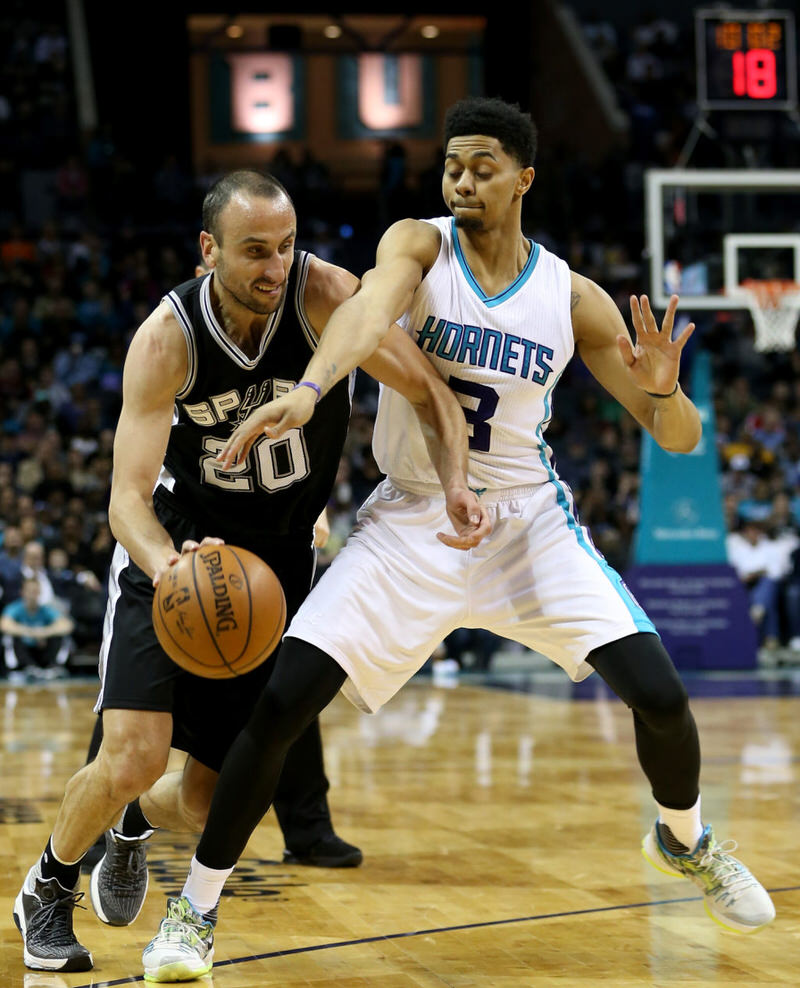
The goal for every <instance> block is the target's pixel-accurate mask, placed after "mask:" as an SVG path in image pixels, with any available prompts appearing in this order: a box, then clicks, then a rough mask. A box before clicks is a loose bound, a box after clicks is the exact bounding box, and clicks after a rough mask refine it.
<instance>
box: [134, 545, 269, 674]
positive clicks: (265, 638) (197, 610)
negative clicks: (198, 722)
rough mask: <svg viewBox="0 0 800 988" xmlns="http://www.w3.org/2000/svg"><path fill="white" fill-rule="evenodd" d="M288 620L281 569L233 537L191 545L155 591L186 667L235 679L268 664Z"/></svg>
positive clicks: (169, 644) (169, 641)
mask: <svg viewBox="0 0 800 988" xmlns="http://www.w3.org/2000/svg"><path fill="white" fill-rule="evenodd" d="M285 623H286V600H285V598H284V596H283V589H282V587H281V585H280V583H279V581H278V578H277V576H275V574H274V573H273V571H272V570H271V569H270V567H269V566H267V564H266V563H265V562H264V561H263V559H259V557H258V556H256V555H254V554H253V553H252V552H248V551H247V549H240V548H238V547H237V546H232V545H208V546H203V547H202V548H200V549H198V550H196V551H195V552H187V553H185V554H184V555H182V556H181V558H180V559H179V560H178V562H177V563H175V565H174V566H170V568H169V569H168V570H167V572H166V573H165V574H164V575H163V576H162V578H161V580H160V582H159V584H158V586H157V587H156V592H155V596H154V597H153V627H154V628H155V632H156V636H157V637H158V640H159V643H160V644H161V647H162V648H163V649H164V651H165V652H166V653H167V655H168V656H169V657H170V658H171V659H172V661H173V662H176V663H177V664H178V665H179V666H180V667H181V668H182V669H186V671H187V672H191V673H194V674H195V676H204V677H206V678H207V679H231V678H232V677H233V676H241V675H243V674H244V673H246V672H251V671H252V670H253V669H255V668H256V667H257V666H260V665H261V663H262V662H264V660H265V659H267V658H269V656H270V655H271V654H272V652H273V651H274V650H275V648H276V647H277V645H278V642H279V641H280V639H281V635H282V634H283V627H284V624H285Z"/></svg>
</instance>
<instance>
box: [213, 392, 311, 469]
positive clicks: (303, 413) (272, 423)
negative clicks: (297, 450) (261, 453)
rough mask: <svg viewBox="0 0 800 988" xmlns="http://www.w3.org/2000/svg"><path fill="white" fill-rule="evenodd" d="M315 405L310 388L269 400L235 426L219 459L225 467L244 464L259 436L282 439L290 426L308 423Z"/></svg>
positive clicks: (296, 427) (295, 427)
mask: <svg viewBox="0 0 800 988" xmlns="http://www.w3.org/2000/svg"><path fill="white" fill-rule="evenodd" d="M315 404H316V396H315V394H314V392H313V391H312V390H311V388H298V389H297V390H296V391H290V392H289V394H286V395H282V396H281V397H280V398H275V399H273V400H272V401H268V402H267V403H266V405H262V406H261V408H257V409H256V410H255V411H254V412H251V413H250V414H249V415H248V416H247V418H246V419H245V420H244V422H240V423H239V425H237V426H236V428H235V429H234V430H233V432H232V433H231V435H230V438H229V439H228V441H227V443H225V445H224V447H223V448H222V450H221V451H220V453H219V454H218V456H217V462H218V463H219V464H220V465H221V467H222V469H223V470H230V468H231V467H234V466H236V465H237V464H239V463H243V462H244V461H245V459H246V458H247V454H248V453H249V452H250V449H251V447H252V445H253V443H254V442H255V441H256V439H258V438H259V437H260V436H262V435H265V436H269V438H270V439H279V438H280V437H281V436H282V435H283V434H284V433H285V432H288V431H289V429H298V428H299V427H300V426H302V425H305V424H306V422H308V420H309V419H310V418H311V416H312V415H313V414H314V405H315Z"/></svg>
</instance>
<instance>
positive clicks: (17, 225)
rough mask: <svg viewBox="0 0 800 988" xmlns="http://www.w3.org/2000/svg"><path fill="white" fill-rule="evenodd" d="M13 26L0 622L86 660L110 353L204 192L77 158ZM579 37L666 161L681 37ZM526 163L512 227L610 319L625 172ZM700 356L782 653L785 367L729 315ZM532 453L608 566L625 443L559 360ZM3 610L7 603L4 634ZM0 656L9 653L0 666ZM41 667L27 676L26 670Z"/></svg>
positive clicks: (632, 237)
mask: <svg viewBox="0 0 800 988" xmlns="http://www.w3.org/2000/svg"><path fill="white" fill-rule="evenodd" d="M12 6H14V5H12ZM16 7H17V9H18V11H19V10H21V9H22V8H21V5H20V4H17V5H16ZM26 17H28V15H26ZM13 20H14V19H13V18H10V17H9V16H8V15H2V16H0V179H2V181H0V190H1V191H0V196H1V197H2V198H0V422H2V436H1V437H0V590H2V598H0V608H7V607H8V606H9V605H10V604H12V603H14V602H15V601H23V602H24V600H25V596H26V594H28V595H30V593H31V592H32V590H31V588H33V587H34V586H35V587H36V588H37V591H38V598H37V602H38V604H39V605H41V606H42V607H46V608H49V609H51V611H54V612H55V614H56V616H57V615H58V614H61V615H65V616H67V617H68V619H69V622H70V626H69V631H68V632H65V631H64V628H65V626H64V625H63V624H59V625H58V628H59V629H60V631H61V632H62V634H63V636H64V638H65V639H68V645H69V647H71V648H72V649H73V650H77V651H81V650H83V651H91V650H96V648H97V644H98V641H99V637H100V631H101V626H102V615H103V610H104V606H105V603H104V602H105V592H106V591H105V587H106V581H107V577H108V569H109V564H110V559H111V553H112V550H113V538H112V535H111V532H110V530H109V527H108V520H107V507H108V498H109V485H110V477H111V469H112V446H113V435H114V427H115V423H116V419H117V416H118V413H119V409H120V400H121V381H122V368H123V362H124V358H125V353H126V349H127V346H128V344H129V342H130V339H131V336H132V334H133V332H134V331H135V329H136V328H137V326H138V325H139V324H140V323H141V322H142V321H143V319H144V318H145V317H146V315H147V314H148V313H149V312H150V311H151V310H152V309H153V308H154V307H155V306H156V305H157V304H158V302H159V300H160V298H161V297H162V296H163V294H164V293H165V292H166V291H168V290H170V289H171V288H173V287H174V286H175V285H176V284H179V283H180V282H182V281H184V280H186V278H187V277H189V276H191V273H192V271H193V268H194V264H195V261H196V243H197V232H198V229H197V226H198V224H199V214H200V202H201V201H202V196H203V193H204V191H205V188H206V186H207V184H208V179H207V178H203V177H197V178H195V177H193V176H192V175H191V174H190V173H189V171H188V170H185V169H184V168H182V166H181V165H180V164H179V160H178V158H177V157H176V156H175V155H173V154H170V153H167V154H165V156H164V160H163V165H162V167H161V168H160V169H158V170H157V171H156V172H155V173H154V174H153V176H152V180H151V181H150V183H149V184H148V182H147V181H146V180H145V179H144V178H143V177H142V176H141V175H138V176H135V169H134V168H133V165H132V163H131V161H130V160H129V159H128V158H126V157H125V155H124V154H123V153H122V152H121V151H120V150H119V149H118V148H117V147H116V145H115V141H114V134H113V132H112V129H111V128H109V127H105V126H103V127H101V128H100V130H99V131H98V133H97V134H96V135H95V136H94V137H93V138H92V139H91V140H90V141H89V142H88V143H85V144H79V143H78V142H77V141H76V139H75V133H76V130H75V123H74V105H73V100H72V96H71V87H70V84H69V82H68V79H67V77H66V75H65V65H66V62H67V55H68V48H67V40H66V39H67V32H66V29H65V27H64V25H63V24H62V25H59V24H58V23H56V22H55V21H54V23H53V24H50V23H48V22H47V21H42V20H40V21H36V20H32V19H23V20H22V22H21V23H19V18H17V21H18V22H17V23H12V21H13ZM612 27H613V25H612ZM590 29H591V31H592V32H593V33H592V34H591V37H592V44H593V45H594V46H596V48H597V50H598V51H602V52H603V53H604V54H603V62H604V65H606V68H607V70H608V72H609V74H610V76H611V78H612V79H613V80H614V81H615V82H616V83H617V84H618V86H619V87H620V91H621V92H627V93H628V95H629V99H628V102H627V103H626V104H625V105H626V108H627V110H628V112H629V114H630V116H631V120H632V122H633V124H634V127H633V135H634V136H633V139H632V145H631V148H630V149H629V150H628V151H626V155H627V156H628V157H627V160H628V164H629V165H631V167H634V166H636V167H643V166H644V165H645V164H647V163H649V162H650V161H651V160H652V159H653V154H656V152H657V154H656V156H657V157H658V159H659V160H662V158H663V156H664V155H667V157H668V156H669V154H671V153H674V148H675V145H676V141H677V140H678V139H679V137H680V133H682V131H681V127H683V128H684V129H685V123H686V116H685V113H684V116H683V117H682V118H681V127H679V126H678V125H677V124H673V122H671V120H670V118H669V113H674V112H677V113H678V114H681V113H682V112H684V110H683V109H682V108H683V102H682V99H681V98H678V97H676V93H680V92H683V89H681V86H683V85H684V83H686V78H685V71H686V67H685V64H684V63H683V62H681V61H680V59H678V58H677V57H676V52H677V50H678V47H679V46H680V45H682V44H684V42H685V39H683V40H681V33H680V32H678V33H677V34H675V31H673V30H672V29H670V28H669V27H668V25H666V26H665V25H657V24H654V23H651V24H649V25H644V26H642V29H641V30H639V31H637V32H636V33H635V35H634V36H632V38H631V46H630V50H629V51H628V53H627V54H625V51H624V46H622V45H621V44H620V42H619V38H618V35H617V34H614V32H609V31H608V30H606V28H604V27H603V25H602V22H598V23H595V24H594V25H593V26H592V25H587V31H588V30H590ZM612 34H613V35H614V36H613V37H612ZM676 87H677V89H676ZM687 99H688V97H687ZM647 108H649V109H647ZM646 109H647V113H646V112H645V110H646ZM648 114H650V115H651V116H654V117H655V118H656V119H657V126H656V125H655V124H651V125H650V131H649V132H650V133H651V139H650V142H649V143H648V142H647V141H646V140H645V138H644V129H643V128H644V125H643V123H642V121H643V120H644V118H645V117H647V116H648ZM637 121H638V122H637ZM665 134H666V135H667V137H666V138H665V137H664V136H663V135H665ZM12 135H13V137H14V140H13V142H12ZM658 135H662V136H658ZM669 135H672V136H671V137H670V136H669ZM43 136H46V137H47V144H46V146H47V148H48V151H47V155H48V157H46V158H42V157H38V158H37V160H36V163H35V164H36V167H35V169H34V168H33V161H32V160H31V158H30V157H26V154H27V152H26V149H28V150H29V151H30V152H31V154H32V153H33V151H32V149H33V148H34V147H39V146H40V145H41V139H42V137H43ZM12 145H13V147H14V149H15V150H14V152H13V154H12ZM643 149H644V150H643ZM670 149H671V150H670ZM401 150H402V148H401ZM390 151H391V154H390ZM37 154H38V152H37ZM543 155H544V162H543V167H542V169H541V177H540V178H537V187H536V188H535V190H534V192H533V193H532V198H533V199H534V200H535V205H534V206H533V207H532V210H531V213H530V215H529V216H528V217H527V218H526V225H527V226H528V231H527V232H528V233H529V234H530V235H531V236H532V237H533V238H534V239H536V240H540V241H542V242H544V243H545V245H546V246H548V247H551V248H552V249H554V250H555V251H556V252H558V253H559V254H561V256H563V257H565V258H566V259H567V260H568V262H569V264H570V266H571V267H572V268H573V269H575V270H577V271H579V272H581V273H583V274H586V275H588V276H589V277H591V278H593V279H595V280H597V281H598V282H599V283H600V284H602V285H603V286H604V287H605V288H606V289H607V290H608V291H609V292H610V293H611V294H612V296H613V297H614V298H615V300H616V301H617V303H618V305H619V307H620V309H621V311H622V312H623V314H626V315H627V306H628V301H627V300H628V297H629V295H630V294H631V293H632V292H639V291H641V290H642V289H643V287H644V286H645V284H646V272H645V270H644V267H643V265H642V261H641V256H642V207H641V199H640V198H639V199H637V194H636V188H637V185H636V181H635V180H634V181H631V180H630V174H631V172H630V169H629V170H628V171H626V170H625V169H620V168H619V167H618V165H619V161H617V160H610V161H609V162H607V163H606V165H605V166H603V167H600V168H594V169H590V168H589V167H588V165H586V164H585V163H581V162H580V161H576V162H572V163H567V162H562V161H560V160H559V159H558V153H557V151H555V152H554V151H552V150H548V149H544V150H543ZM548 155H549V156H550V157H549V160H548ZM401 157H402V155H400V154H399V152H398V150H397V146H392V148H391V149H388V148H387V163H386V165H385V168H388V167H389V166H390V165H392V166H393V167H395V168H397V165H398V160H399V159H400V158H401ZM389 158H392V159H393V160H391V161H389V160H388V159H389ZM272 164H273V167H274V170H275V172H276V173H277V174H278V175H279V177H280V178H281V179H282V180H283V181H284V183H285V184H286V185H287V187H288V188H289V189H290V191H291V192H292V193H293V195H294V196H295V199H296V201H297V203H298V207H299V208H298V213H299V216H300V218H301V222H302V226H301V230H300V238H299V246H300V247H305V248H307V249H311V250H313V251H315V252H317V253H319V254H320V255H321V256H323V257H326V258H327V259H331V260H334V261H336V262H339V263H343V264H346V265H347V266H348V267H351V268H352V269H353V270H355V271H362V270H363V269H364V268H365V267H366V266H367V265H368V263H369V258H370V255H371V253H372V252H373V251H374V243H375V234H376V232H377V231H376V230H375V229H372V228H367V229H360V230H359V229H354V230H350V229H348V230H344V229H342V230H340V227H339V226H338V225H337V223H336V221H335V217H333V216H331V215H328V214H326V211H325V206H324V203H325V202H330V201H331V200H332V199H335V198H336V195H335V193H336V190H335V188H333V186H332V179H331V177H330V175H329V174H328V172H327V170H326V169H325V167H324V165H323V164H322V163H320V162H318V161H316V160H315V159H314V158H313V157H312V156H311V155H310V154H308V155H306V156H304V158H303V159H302V160H293V159H292V158H291V156H290V155H289V154H288V153H286V152H285V151H278V153H277V154H276V155H275V158H274V161H273V163H272ZM562 165H563V167H561V166H562ZM436 171H437V168H436V167H435V166H433V167H432V168H431V170H430V174H429V173H425V174H422V175H418V176H413V175H407V174H405V171H403V173H402V176H401V184H402V187H403V195H404V196H405V200H404V201H405V202H406V203H407V205H408V212H410V213H411V214H412V215H413V214H416V215H433V214H436V213H439V212H440V211H441V206H440V203H439V199H438V191H437V186H438V180H435V178H434V173H435V172H436ZM43 176H44V177H43ZM134 177H135V179H136V180H135V181H134ZM45 178H46V181H45ZM377 179H378V176H377V175H376V195H377V194H378V192H377ZM332 193H333V194H332ZM144 203H147V204H148V208H147V209H145V208H144ZM20 204H22V206H23V208H20ZM384 205H385V204H384ZM140 207H141V210H142V211H141V212H139V211H138V210H139V208H140ZM365 212H369V210H365ZM380 212H385V209H382V210H381V211H380ZM372 213H373V216H374V214H375V213H376V210H372ZM142 217H144V222H141V223H137V222H136V219H139V220H141V218H142ZM620 217H625V221H624V222H622V223H621V222H620ZM612 218H613V222H612ZM353 234H354V235H353ZM698 346H702V347H703V348H705V349H707V350H709V351H710V352H711V354H712V359H713V363H714V380H715V382H716V388H717V392H716V398H715V405H716V425H717V442H718V448H719V457H720V465H721V471H722V478H723V488H724V496H725V507H726V513H727V520H728V525H729V529H730V531H731V533H734V534H732V535H731V537H730V552H731V563H732V565H734V567H735V568H736V569H737V571H738V572H739V573H740V575H741V576H742V579H743V580H744V581H745V582H747V584H748V586H749V587H751V603H752V614H753V617H754V620H756V621H757V623H758V624H759V626H760V628H761V636H762V640H763V642H764V644H766V645H767V646H772V645H775V644H777V643H780V642H783V643H787V644H789V643H790V644H792V645H793V646H798V647H800V620H798V615H800V549H798V547H799V546H800V355H799V354H798V352H797V351H795V352H793V353H790V354H785V355H781V356H779V357H776V356H775V355H764V354H758V353H755V352H754V350H753V348H752V327H751V325H750V322H749V317H748V316H747V315H746V314H736V313H709V314H707V315H706V316H705V317H703V318H702V319H701V320H700V322H699V326H698V331H697V333H696V334H695V338H694V339H693V341H692V344H691V346H690V348H689V351H688V352H687V355H686V356H687V362H688V361H690V360H691V353H692V351H693V349H694V348H695V347H698ZM376 401H377V389H376V386H375V385H374V384H373V383H372V382H371V381H369V380H368V379H367V378H365V377H363V376H360V377H359V382H358V386H357V390H356V396H355V404H354V409H353V417H352V422H351V427H350V432H349V436H348V439H347V444H346V448H345V455H344V457H343V459H342V462H341V465H340V469H339V474H338V476H337V479H336V484H335V487H334V490H333V492H332V494H331V499H330V504H329V515H330V528H331V535H330V539H329V541H328V544H327V546H326V548H325V549H324V550H323V551H322V555H321V561H322V563H323V566H324V565H325V564H326V563H328V562H329V561H330V559H331V558H332V557H333V556H334V555H335V553H336V551H338V549H339V548H340V547H341V545H342V544H343V542H344V541H345V539H346V538H347V535H348V534H349V532H350V530H351V527H352V525H353V521H354V518H355V512H356V510H357V507H358V505H359V504H360V503H361V501H362V500H363V499H364V498H365V497H366V495H367V494H368V493H369V492H370V491H371V490H372V488H373V487H374V485H375V483H376V482H377V480H378V478H379V472H378V468H377V466H376V464H375V461H374V459H373V456H372V452H371V447H370V440H371V431H372V419H373V415H374V412H375V407H376ZM547 438H548V440H549V442H550V444H551V445H552V446H553V447H554V448H555V451H556V463H557V469H558V470H559V473H560V475H561V476H562V477H563V478H564V479H565V480H566V481H567V482H568V483H569V484H570V485H571V487H572V488H573V491H574V493H575V497H576V503H577V505H578V509H579V511H580V517H581V521H582V523H583V524H585V525H587V526H589V527H590V528H591V530H592V534H593V538H594V541H595V543H596V545H597V547H598V548H599V549H600V550H601V551H602V552H603V553H604V554H605V556H606V557H607V558H608V560H609V562H610V563H611V565H613V566H614V567H616V568H617V569H619V570H621V571H623V572H624V570H625V569H626V567H627V566H628V564H629V563H630V562H631V559H630V550H631V543H632V536H633V532H634V530H635V527H636V524H637V520H638V485H639V473H638V465H639V449H640V436H639V428H638V426H637V425H636V423H635V422H634V421H633V420H632V419H631V417H630V416H629V415H628V414H627V413H626V412H625V411H624V410H623V409H621V408H620V406H619V405H618V404H617V403H616V401H615V400H614V399H613V398H611V397H610V396H609V395H607V394H606V393H605V392H604V391H602V389H600V388H599V386H597V385H596V383H595V382H594V380H593V379H592V378H591V377H590V375H589V374H588V372H587V371H586V369H585V367H584V366H583V364H582V363H581V362H580V360H579V359H577V358H576V359H575V360H574V361H573V362H572V364H571V365H570V367H569V368H568V370H567V372H566V373H565V374H564V376H563V378H562V380H561V382H560V383H559V388H558V392H557V394H556V401H555V407H554V417H553V420H552V422H551V424H550V427H549V430H548V433H547ZM210 534H213V533H210ZM759 553H760V554H761V555H760V556H759V555H758V554H759ZM34 581H35V582H34ZM25 588H27V590H26V589H25ZM31 607H32V605H31ZM29 610H30V608H29ZM21 613H22V612H21V611H20V609H19V608H17V610H16V614H17V619H19V617H20V614H21ZM47 617H48V619H49V620H50V621H54V620H55V617H54V614H53V613H51V612H48V615H47ZM31 620H33V619H31ZM42 620H43V621H44V616H42ZM5 630H6V629H5V628H4V632H5ZM12 637H13V636H12ZM29 637H30V636H29ZM11 644H13V643H12V642H10V641H9V639H8V637H7V638H6V641H5V650H6V656H8V655H9V653H8V648H9V647H10V645H11ZM448 645H449V649H448V650H449V651H450V652H451V653H452V654H453V655H454V656H455V657H458V656H459V655H464V654H466V655H470V656H471V657H472V661H473V663H474V664H475V666H476V667H478V668H488V667H489V665H490V663H491V653H492V642H491V641H487V640H486V639H485V638H480V637H479V638H475V637H474V636H468V635H467V636H464V635H461V636H460V637H459V636H456V637H454V639H453V640H452V642H450V643H448ZM13 661H14V660H13V659H9V658H6V662H5V666H6V669H7V670H12V669H13V670H17V671H18V667H17V666H15V665H13ZM42 661H43V660H40V659H36V660H31V662H30V664H31V669H33V666H37V667H39V668H41V667H42ZM55 662H56V660H55V658H53V660H52V662H51V661H50V659H48V660H47V662H46V663H45V664H50V665H54V664H55ZM59 662H60V664H61V666H62V667H64V663H63V660H61V659H59Z"/></svg>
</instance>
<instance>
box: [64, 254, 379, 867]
mask: <svg viewBox="0 0 800 988" xmlns="http://www.w3.org/2000/svg"><path fill="white" fill-rule="evenodd" d="M210 271H211V268H209V267H208V266H207V265H206V264H205V262H204V261H203V258H202V255H201V257H200V259H199V261H198V263H197V264H196V265H195V268H194V276H195V278H203V277H204V276H205V275H207V274H209V273H210ZM329 537H330V525H329V521H328V512H327V508H323V509H322V513H321V514H320V516H319V518H317V520H316V521H315V522H314V548H315V549H324V548H325V546H326V544H327V542H328V538H329ZM102 740H103V718H102V715H98V717H97V719H96V721H95V724H94V728H93V730H92V736H91V738H90V739H89V747H88V749H87V752H86V762H87V764H88V763H89V762H92V761H94V759H95V758H96V757H97V752H98V751H99V750H100V744H101V743H102ZM319 750H320V751H321V748H320V749H319ZM173 754H174V755H175V756H176V757H175V760H174V762H172V760H171V762H170V765H168V767H167V771H170V769H172V770H173V771H177V772H182V771H183V767H184V766H183V765H181V761H180V758H178V757H177V756H178V754H179V753H178V752H177V751H174V752H173ZM173 765H174V768H173ZM184 765H185V763H184ZM314 775H316V776H317V778H319V779H320V780H321V781H322V782H323V785H324V784H325V783H324V774H323V773H322V771H320V772H319V773H314V772H312V773H311V778H310V779H309V781H313V778H314ZM159 781H160V780H159ZM177 781H178V776H176V777H175V778H174V779H173V780H172V782H173V783H175V782H177ZM162 785H163V784H162ZM146 805H147V804H146V801H145V807H146ZM144 812H145V816H146V815H147V810H146V809H145V811H144ZM275 815H276V816H277V818H278V823H279V825H280V826H281V828H282V829H283V827H284V823H285V824H286V829H285V830H284V831H283V836H284V841H285V844H286V848H285V850H284V852H283V857H284V861H285V862H286V863H288V864H298V865H311V866H313V867H321V868H352V867H354V866H358V865H359V864H360V863H361V860H362V856H361V852H360V851H359V849H358V848H355V847H353V846H352V845H351V844H347V843H345V842H344V841H343V840H341V838H339V837H337V836H336V835H335V834H332V835H331V836H328V837H323V838H321V839H320V840H318V841H316V842H315V843H314V844H313V845H311V846H310V847H306V848H305V850H303V851H299V850H298V851H295V850H293V848H298V849H299V848H301V847H303V845H304V844H307V843H308V842H307V841H303V840H302V839H301V840H300V842H299V843H298V841H297V838H296V836H295V835H294V834H293V832H292V825H293V824H294V825H295V826H296V827H297V826H300V825H302V823H303V818H302V812H300V813H294V814H293V813H292V811H291V793H289V798H288V800H287V801H286V802H284V800H283V798H282V793H279V794H278V797H277V799H276V802H275ZM123 819H124V818H123ZM128 836H129V837H131V844H132V842H133V840H135V839H136V837H138V836H139V835H138V834H137V835H128ZM299 836H300V837H301V838H302V834H300V835H299ZM112 837H113V834H112ZM111 846H112V848H114V846H115V845H113V844H112V845H111ZM130 846H131V845H129V847H130ZM105 853H106V834H101V835H100V836H99V837H98V838H97V840H96V841H95V842H94V844H92V846H91V847H90V848H89V850H88V851H87V852H86V854H84V856H83V858H82V859H81V871H82V872H84V873H85V874H91V873H92V871H94V868H95V866H96V865H97V864H98V862H99V861H100V860H101V859H102V857H103V855H104V854H105ZM127 857H128V856H127V855H126V858H127ZM126 863H127V862H126ZM109 864H110V861H109ZM126 870H127V869H126Z"/></svg>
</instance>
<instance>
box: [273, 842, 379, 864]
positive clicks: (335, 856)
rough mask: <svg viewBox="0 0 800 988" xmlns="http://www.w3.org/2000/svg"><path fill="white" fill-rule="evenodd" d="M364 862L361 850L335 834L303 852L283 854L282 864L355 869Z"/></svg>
mask: <svg viewBox="0 0 800 988" xmlns="http://www.w3.org/2000/svg"><path fill="white" fill-rule="evenodd" d="M363 860H364V855H363V854H362V853H361V848H359V847H355V846H354V845H353V844H348V843H347V841H343V840H342V838H341V837H338V836H337V835H336V834H330V835H329V836H328V837H320V839H319V840H318V841H316V842H315V843H314V844H312V845H311V847H309V848H307V849H306V850H305V851H292V850H290V849H289V848H288V847H287V848H286V849H285V850H284V852H283V863H284V864H300V865H312V866H313V867H315V868H357V867H358V866H359V865H360V864H361V862H362V861H363Z"/></svg>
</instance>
